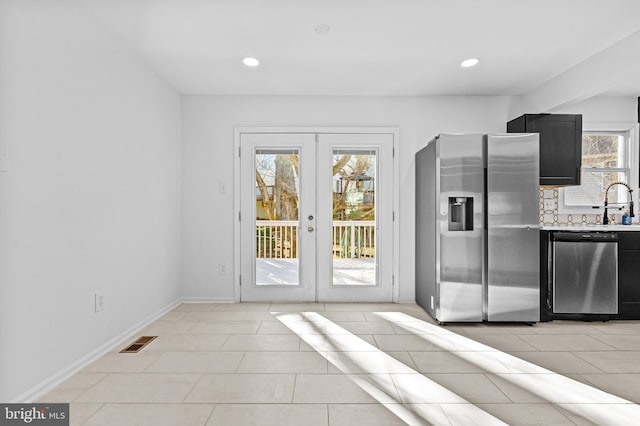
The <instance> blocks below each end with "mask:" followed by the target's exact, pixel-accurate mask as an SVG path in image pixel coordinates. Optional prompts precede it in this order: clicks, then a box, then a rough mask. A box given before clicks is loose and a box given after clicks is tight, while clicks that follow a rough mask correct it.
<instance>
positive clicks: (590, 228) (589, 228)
mask: <svg viewBox="0 0 640 426" xmlns="http://www.w3.org/2000/svg"><path fill="white" fill-rule="evenodd" d="M540 229H542V230H543V231H576V232H596V231H600V232H604V231H609V232H622V231H640V224H637V223H634V224H633V225H619V224H615V225H597V224H587V225H583V224H575V225H542V226H541V227H540Z"/></svg>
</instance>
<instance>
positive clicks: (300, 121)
mask: <svg viewBox="0 0 640 426" xmlns="http://www.w3.org/2000/svg"><path fill="white" fill-rule="evenodd" d="M182 103H183V116H182V120H183V151H182V157H183V160H182V166H183V182H184V184H183V222H184V224H183V242H182V246H183V295H184V296H185V297H187V298H194V299H215V300H232V299H233V295H234V293H233V292H234V283H233V275H232V274H228V275H220V274H218V269H217V264H218V263H219V262H225V263H227V264H228V265H233V243H234V242H233V226H232V225H233V223H234V217H233V177H234V170H233V162H234V152H233V129H234V127H242V126H276V127H278V126H291V127H304V126H316V127H320V126H322V127H329V126H339V127H349V126H354V127H357V126H389V127H398V128H399V129H400V143H399V146H398V147H397V148H396V155H399V180H400V182H399V185H398V186H399V188H400V194H399V195H400V212H399V216H397V217H398V218H399V219H398V220H399V224H400V240H399V243H400V253H399V254H398V259H399V261H400V265H399V266H400V268H399V270H400V276H399V277H397V278H398V282H399V286H400V287H399V288H400V300H401V301H413V300H414V226H415V221H414V216H415V215H414V160H413V156H414V154H415V152H416V151H417V150H418V149H419V148H421V147H423V146H424V145H425V144H426V143H427V142H428V140H429V139H431V138H432V137H433V136H435V135H436V134H437V133H442V132H501V131H505V126H506V117H507V111H508V107H509V98H506V97H424V98H408V97H407V98H378V97H320V96H312V97H309V96H297V97H296V96H256V97H251V96H185V97H183V99H182ZM220 183H222V184H223V185H224V186H225V187H226V188H227V193H226V194H222V193H220V191H219V186H220Z"/></svg>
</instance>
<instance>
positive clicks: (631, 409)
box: [374, 312, 640, 425]
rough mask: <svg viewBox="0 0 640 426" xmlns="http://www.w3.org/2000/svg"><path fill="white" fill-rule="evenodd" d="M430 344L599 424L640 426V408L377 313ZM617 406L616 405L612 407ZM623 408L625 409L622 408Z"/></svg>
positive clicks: (432, 328) (401, 316)
mask: <svg viewBox="0 0 640 426" xmlns="http://www.w3.org/2000/svg"><path fill="white" fill-rule="evenodd" d="M374 314H375V315H376V316H378V317H380V318H382V319H384V320H386V321H389V322H391V323H393V324H394V325H395V326H397V327H400V328H402V329H404V330H406V331H408V332H410V333H412V334H413V335H415V336H418V337H420V338H422V339H424V340H425V341H426V342H429V343H431V344H434V345H437V346H439V347H441V348H442V349H444V350H447V351H451V353H453V354H454V355H456V356H458V357H460V358H462V359H464V360H465V361H467V362H469V363H472V364H474V365H476V366H477V367H479V368H482V369H483V370H485V371H486V372H490V373H494V374H495V375H496V376H498V377H500V378H502V379H504V380H506V381H508V382H510V383H512V384H514V385H516V386H518V387H520V388H521V389H523V390H525V391H527V392H529V393H531V394H533V395H535V396H537V397H539V398H541V399H543V400H546V401H548V402H550V403H551V404H554V405H557V406H559V407H562V408H564V409H565V410H568V411H570V412H572V413H573V414H575V415H578V416H580V417H582V418H584V419H587V420H589V421H591V422H594V423H595V424H601V425H603V424H611V425H623V424H637V423H634V422H633V420H631V422H632V423H629V422H630V419H640V406H638V405H637V404H634V403H633V402H631V401H628V400H626V399H623V398H620V397H618V396H615V395H612V394H610V393H607V392H604V391H602V390H600V389H596V388H594V387H591V386H589V385H586V384H584V383H580V382H578V381H576V380H573V379H570V378H568V377H566V376H563V375H561V374H558V373H554V372H553V371H551V370H547V369H545V368H542V367H540V366H538V365H535V364H532V363H530V362H528V361H525V360H522V359H520V358H517V357H515V356H513V355H509V354H507V353H504V352H501V351H499V350H497V349H494V348H492V347H490V346H487V345H484V344H482V343H479V342H476V341H475V340H472V339H469V338H467V337H464V336H460V335H458V334H456V333H453V332H451V331H449V330H446V329H445V328H443V327H439V326H437V325H434V324H429V323H427V322H424V321H421V320H418V319H416V318H414V317H412V316H410V315H407V314H405V313H402V312H375V313H374ZM610 404H615V405H610ZM620 407H623V409H621V408H620Z"/></svg>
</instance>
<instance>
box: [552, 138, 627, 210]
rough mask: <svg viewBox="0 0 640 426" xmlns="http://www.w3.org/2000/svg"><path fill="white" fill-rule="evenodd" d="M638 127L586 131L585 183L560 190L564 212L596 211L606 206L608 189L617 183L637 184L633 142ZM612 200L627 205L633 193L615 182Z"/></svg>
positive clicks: (583, 164)
mask: <svg viewBox="0 0 640 426" xmlns="http://www.w3.org/2000/svg"><path fill="white" fill-rule="evenodd" d="M602 127H604V126H602ZM634 129H635V127H632V128H627V129H624V130H598V131H584V132H583V133H582V179H581V184H580V186H570V187H566V188H563V189H562V190H561V191H560V193H561V194H562V195H561V197H560V206H559V210H560V211H561V212H564V213H595V212H596V211H594V210H593V207H595V206H598V207H602V206H603V205H604V198H605V191H606V189H607V187H608V186H609V185H610V184H612V183H614V182H624V183H627V184H629V185H630V186H631V187H632V188H636V187H637V179H636V178H637V176H636V175H637V174H638V170H637V167H638V166H637V159H636V158H635V156H637V153H635V150H634V149H633V142H632V141H633V139H634V136H635V135H634V134H635V130H634ZM632 170H634V171H633V172H632ZM636 194H637V192H636ZM608 200H609V205H610V206H624V205H626V204H627V203H628V202H629V192H628V190H627V188H625V187H624V186H622V185H615V186H613V187H611V189H610V190H609V193H608Z"/></svg>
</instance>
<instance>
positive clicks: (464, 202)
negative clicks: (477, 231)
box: [449, 197, 473, 231]
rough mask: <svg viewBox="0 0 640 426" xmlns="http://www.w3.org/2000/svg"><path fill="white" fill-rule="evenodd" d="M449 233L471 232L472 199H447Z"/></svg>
mask: <svg viewBox="0 0 640 426" xmlns="http://www.w3.org/2000/svg"><path fill="white" fill-rule="evenodd" d="M449 231H473V197H449Z"/></svg>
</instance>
